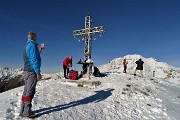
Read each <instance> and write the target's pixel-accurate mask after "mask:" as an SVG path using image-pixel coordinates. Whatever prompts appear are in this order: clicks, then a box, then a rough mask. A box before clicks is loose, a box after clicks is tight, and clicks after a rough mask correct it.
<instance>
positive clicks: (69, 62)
mask: <svg viewBox="0 0 180 120" xmlns="http://www.w3.org/2000/svg"><path fill="white" fill-rule="evenodd" d="M69 67H72V56H69V57H68V58H66V59H64V61H63V69H64V78H65V79H68V74H69Z"/></svg>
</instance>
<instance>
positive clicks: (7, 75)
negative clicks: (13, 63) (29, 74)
mask: <svg viewBox="0 0 180 120" xmlns="http://www.w3.org/2000/svg"><path fill="white" fill-rule="evenodd" d="M22 74H23V69H22V68H19V69H10V68H0V79H1V80H3V81H8V80H10V79H11V78H14V77H21V76H22Z"/></svg>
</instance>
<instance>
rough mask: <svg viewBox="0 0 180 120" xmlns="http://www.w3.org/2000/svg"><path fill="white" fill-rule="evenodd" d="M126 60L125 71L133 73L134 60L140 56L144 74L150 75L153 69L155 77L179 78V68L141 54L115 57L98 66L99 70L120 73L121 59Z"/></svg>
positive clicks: (121, 70)
mask: <svg viewBox="0 0 180 120" xmlns="http://www.w3.org/2000/svg"><path fill="white" fill-rule="evenodd" d="M124 58H126V59H127V60H128V68H127V72H128V73H129V74H133V73H134V70H135V69H136V64H135V62H136V61H137V60H139V59H140V58H141V59H142V60H143V61H144V76H145V77H152V76H153V71H155V77H156V78H162V79H168V78H180V68H176V67H173V66H171V65H168V64H167V63H164V62H159V61H157V60H156V59H154V58H144V57H142V56H141V55H127V56H124V57H122V58H116V59H114V60H112V61H110V62H109V63H107V64H105V65H101V66H99V69H100V71H101V72H112V73H116V72H118V73H121V72H123V59H124Z"/></svg>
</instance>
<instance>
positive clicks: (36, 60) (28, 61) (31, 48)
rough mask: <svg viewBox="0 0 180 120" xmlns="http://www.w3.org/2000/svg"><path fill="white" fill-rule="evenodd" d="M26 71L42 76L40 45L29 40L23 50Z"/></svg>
mask: <svg viewBox="0 0 180 120" xmlns="http://www.w3.org/2000/svg"><path fill="white" fill-rule="evenodd" d="M23 58H24V71H29V72H35V73H36V74H40V72H41V71H40V67H41V56H40V52H39V49H38V44H37V43H36V42H34V41H33V40H28V42H27V45H26V46H25V48H24V50H23Z"/></svg>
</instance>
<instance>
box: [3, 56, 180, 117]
mask: <svg viewBox="0 0 180 120" xmlns="http://www.w3.org/2000/svg"><path fill="white" fill-rule="evenodd" d="M125 57H126V59H129V60H128V61H129V64H128V66H129V68H128V72H129V73H131V72H132V73H133V72H134V69H135V67H136V66H135V65H134V62H135V61H136V60H137V59H139V58H142V59H143V61H144V62H145V76H144V77H143V78H141V77H138V76H136V77H134V76H132V75H131V74H123V73H122V70H123V68H122V59H123V58H117V59H114V60H112V61H111V62H110V63H108V64H106V65H102V66H100V67H99V68H100V71H101V72H106V73H108V76H107V77H104V78H96V77H92V79H91V81H100V82H101V84H100V85H99V86H96V87H89V86H83V87H82V86H78V85H77V84H75V83H76V81H75V82H73V83H69V82H68V81H66V80H64V79H63V78H62V73H55V74H44V75H43V79H42V80H41V81H39V82H38V83H37V89H36V91H37V92H36V94H35V97H34V99H33V101H32V104H33V108H32V109H33V111H34V112H35V113H36V114H37V115H38V116H39V117H38V118H36V119H37V120H179V117H180V115H179V113H180V94H179V93H180V86H179V83H180V82H179V78H178V77H179V69H178V68H175V67H172V66H170V65H168V64H166V63H162V62H157V61H156V60H155V59H153V58H148V59H147V58H143V57H141V56H139V55H128V56H125ZM131 69H132V70H131ZM152 70H156V74H157V73H158V76H157V75H156V77H152V76H151V71H152ZM169 72H170V73H171V75H170V73H169ZM168 74H169V75H168ZM168 77H169V78H168ZM81 80H85V78H82V79H80V80H79V81H81ZM22 91H23V87H19V88H16V89H13V90H10V91H7V92H4V93H1V94H0V100H1V102H0V119H2V120H27V118H21V117H19V116H18V115H19V110H20V103H21V96H22Z"/></svg>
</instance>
